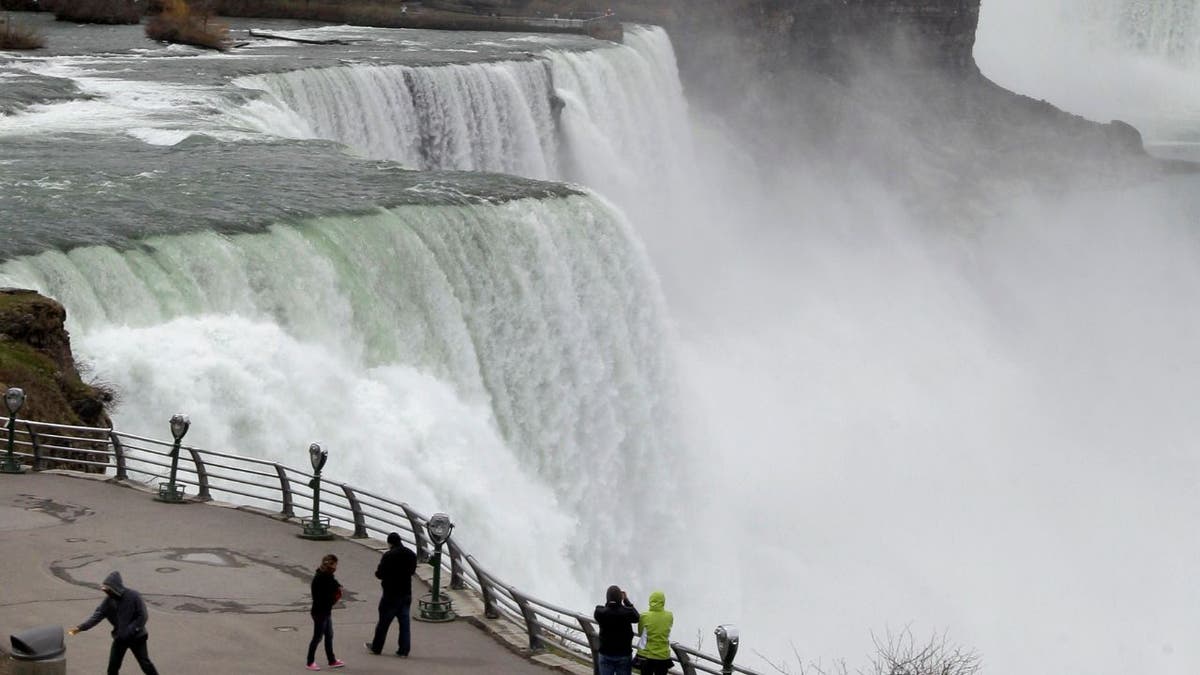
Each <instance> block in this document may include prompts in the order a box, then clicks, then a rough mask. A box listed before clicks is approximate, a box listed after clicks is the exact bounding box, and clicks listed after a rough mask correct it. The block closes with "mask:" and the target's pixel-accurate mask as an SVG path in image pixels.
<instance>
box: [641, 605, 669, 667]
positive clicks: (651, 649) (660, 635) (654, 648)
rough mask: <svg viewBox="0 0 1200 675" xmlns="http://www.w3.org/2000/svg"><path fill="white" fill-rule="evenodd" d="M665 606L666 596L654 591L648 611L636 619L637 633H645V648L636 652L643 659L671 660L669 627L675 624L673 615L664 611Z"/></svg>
mask: <svg viewBox="0 0 1200 675" xmlns="http://www.w3.org/2000/svg"><path fill="white" fill-rule="evenodd" d="M666 606H667V596H666V595H665V594H664V593H663V592H662V591H654V592H653V593H651V594H650V611H648V612H642V616H641V618H640V619H638V633H639V634H640V633H641V632H642V631H646V647H645V649H639V650H638V654H639V655H640V656H641V657H642V658H644V659H659V660H662V659H669V658H671V626H672V625H674V623H675V615H674V614H671V613H670V612H668V611H667V610H666V609H664V608H665V607H666Z"/></svg>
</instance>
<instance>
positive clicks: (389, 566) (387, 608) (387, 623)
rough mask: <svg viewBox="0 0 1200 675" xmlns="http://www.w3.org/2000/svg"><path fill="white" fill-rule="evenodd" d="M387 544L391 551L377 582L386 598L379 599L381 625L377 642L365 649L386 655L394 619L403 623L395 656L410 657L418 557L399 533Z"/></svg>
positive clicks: (379, 569)
mask: <svg viewBox="0 0 1200 675" xmlns="http://www.w3.org/2000/svg"><path fill="white" fill-rule="evenodd" d="M387 542H388V545H389V546H390V547H391V548H389V549H388V550H387V551H386V552H385V553H384V554H383V557H381V558H380V559H379V566H378V567H376V568H375V578H376V579H379V583H380V585H381V586H383V597H381V598H380V599H379V623H377V624H375V639H373V640H371V641H370V642H368V643H367V644H366V647H367V650H368V651H370V652H371V653H372V654H378V653H380V652H381V651H383V643H384V642H387V633H388V629H389V628H391V627H392V619H396V620H397V621H399V622H400V644H399V647H398V648H397V649H396V654H397V655H398V656H408V651H409V649H410V648H411V647H412V637H411V635H410V633H409V628H410V626H411V618H410V616H409V613H410V612H411V610H412V575H413V574H414V573H416V571H417V554H416V553H413V552H412V550H411V549H409V548H408V547H407V546H405V545H404V542H403V541H402V540H401V539H400V535H399V533H396V532H393V533H391V534H389V535H388V537H387Z"/></svg>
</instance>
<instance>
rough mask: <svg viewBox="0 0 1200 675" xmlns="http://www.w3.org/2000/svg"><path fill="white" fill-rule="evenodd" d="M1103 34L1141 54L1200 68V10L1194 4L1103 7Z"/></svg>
mask: <svg viewBox="0 0 1200 675" xmlns="http://www.w3.org/2000/svg"><path fill="white" fill-rule="evenodd" d="M1097 11H1098V12H1099V13H1100V16H1099V17H1098V18H1099V19H1100V21H1101V25H1102V26H1103V27H1104V28H1107V29H1108V30H1103V29H1101V31H1098V32H1101V33H1109V34H1110V35H1111V36H1112V37H1114V38H1116V40H1118V43H1119V44H1125V45H1127V46H1128V47H1130V48H1133V49H1135V50H1137V51H1138V52H1141V53H1145V54H1151V55H1155V56H1159V57H1163V58H1165V59H1168V60H1171V61H1174V62H1176V63H1180V64H1184V65H1196V64H1200V7H1198V6H1197V5H1196V3H1195V2H1193V1H1191V0H1121V1H1119V2H1114V1H1111V0H1110V1H1109V2H1106V3H1100V5H1099V7H1098V8H1097Z"/></svg>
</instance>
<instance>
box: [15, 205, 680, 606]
mask: <svg viewBox="0 0 1200 675" xmlns="http://www.w3.org/2000/svg"><path fill="white" fill-rule="evenodd" d="M0 278H2V279H3V283H4V284H5V285H16V286H23V287H31V288H37V289H39V290H41V291H42V292H44V293H46V294H48V295H50V296H52V297H55V298H58V299H59V300H60V301H62V302H63V303H64V304H65V305H66V306H67V307H70V308H71V325H72V328H73V329H74V330H75V332H76V335H77V347H78V349H79V350H80V351H81V352H82V353H83V354H85V355H87V356H88V357H89V358H90V359H91V360H92V361H93V363H94V367H95V369H96V371H97V372H99V373H103V374H104V377H106V378H109V379H111V380H113V381H115V382H119V383H120V386H121V389H122V390H123V391H124V392H125V394H124V399H125V403H124V406H123V408H122V410H121V416H120V421H121V426H122V428H124V429H127V430H129V431H134V432H138V433H146V434H151V435H153V434H154V433H155V432H156V431H158V428H157V427H158V425H156V424H154V422H153V420H156V419H158V418H159V417H161V416H162V414H163V411H162V410H160V409H159V408H160V407H161V402H162V401H171V402H172V405H174V406H176V407H178V408H179V409H185V410H188V411H190V412H191V414H192V418H193V420H195V421H196V422H197V423H196V424H195V430H194V431H195V434H196V436H197V438H196V442H197V443H200V444H203V445H208V446H211V447H217V448H231V449H242V450H243V451H250V452H252V453H253V454H256V455H262V456H266V457H270V458H272V459H276V460H280V461H285V462H286V461H288V460H290V459H294V458H295V456H296V448H302V447H303V446H304V444H305V443H306V442H310V441H311V440H312V439H314V438H322V439H324V440H326V441H327V442H328V444H329V447H330V448H332V449H335V452H336V453H337V457H338V461H337V466H338V469H337V471H338V473H339V475H342V476H348V477H353V480H354V482H356V483H360V484H363V485H365V486H368V487H370V488H371V489H372V490H377V491H380V492H383V493H386V494H393V495H397V496H400V495H402V498H403V499H405V500H406V501H410V502H412V503H414V504H421V505H423V507H424V508H426V509H433V508H446V509H451V510H453V511H455V512H456V513H457V514H458V517H460V518H462V519H463V521H464V522H473V523H476V525H475V526H473V527H472V530H474V531H473V532H472V533H466V532H464V534H463V539H464V541H466V542H471V543H472V544H474V545H476V546H478V547H479V548H480V550H490V549H493V548H494V549H497V550H499V549H504V550H507V551H509V553H511V556H500V555H496V556H491V555H489V556H488V558H489V560H495V561H496V563H495V564H497V565H498V566H499V565H502V566H503V568H504V569H505V571H506V574H507V573H513V574H517V575H519V576H521V577H522V578H521V579H520V582H521V583H522V585H523V586H525V587H527V588H529V587H536V588H555V589H556V590H555V592H556V594H557V593H559V592H562V593H566V594H567V595H568V596H573V597H571V599H572V600H574V601H582V600H583V598H582V597H581V596H579V595H577V594H575V593H573V592H571V591H570V589H572V588H577V586H576V585H575V584H576V583H577V582H578V580H580V579H590V578H596V577H598V576H600V575H603V574H611V573H612V571H613V570H616V569H623V568H626V567H629V566H630V564H631V554H632V551H631V550H629V549H624V548H606V547H603V546H602V544H603V543H604V542H603V540H602V539H598V538H595V537H591V536H589V535H588V534H586V533H591V532H603V531H614V530H615V529H616V528H617V527H618V526H620V525H621V524H623V523H628V522H632V521H633V519H634V518H635V514H657V516H656V520H657V521H658V522H662V523H663V524H664V526H666V525H667V524H668V523H669V519H668V518H667V516H666V511H665V509H666V506H665V505H664V504H663V503H661V501H656V500H655V499H654V498H653V496H648V497H646V496H639V495H633V496H632V497H631V499H629V500H625V501H622V502H619V503H615V504H613V505H612V508H608V509H603V510H595V509H592V508H590V505H592V504H595V503H597V502H599V501H604V500H605V499H606V496H607V495H608V494H609V493H610V492H611V491H612V490H614V486H615V484H617V483H619V482H620V481H621V480H622V474H623V473H624V472H625V471H626V470H628V469H629V467H635V466H636V467H639V469H638V470H639V472H640V473H642V474H644V475H646V476H647V477H648V478H653V477H654V476H656V475H658V476H659V477H660V478H661V477H662V476H663V475H665V472H664V471H662V470H664V469H665V468H666V467H665V466H664V465H662V464H655V463H654V462H651V461H650V457H651V456H652V455H653V454H654V453H656V452H663V451H669V450H668V449H669V448H671V447H673V446H674V441H673V440H672V438H671V437H670V433H671V431H670V429H669V428H668V427H667V426H666V424H665V421H666V420H668V419H669V418H670V414H669V412H668V405H669V404H668V402H667V401H666V400H665V399H664V396H665V395H668V394H669V386H668V385H669V382H668V373H669V367H668V365H667V363H666V353H665V352H664V345H665V344H666V343H667V336H666V333H665V332H664V327H663V326H662V325H661V301H660V299H659V297H658V291H657V285H656V283H657V282H656V281H655V279H654V278H653V275H652V273H651V272H649V268H648V266H647V265H646V264H645V260H644V257H643V254H642V253H641V251H640V249H639V247H638V245H637V244H636V240H635V239H634V238H633V237H632V236H631V235H630V233H629V231H628V230H627V228H626V226H625V225H624V223H623V221H622V219H621V218H620V217H619V216H617V215H616V214H614V213H613V212H612V211H610V210H609V209H608V208H607V207H605V206H603V205H602V204H600V203H598V202H597V201H595V200H594V199H591V198H589V197H585V196H579V197H570V198H565V199H561V200H545V201H538V200H517V201H513V202H509V203H506V204H502V205H478V206H460V207H450V206H429V207H418V206H413V207H403V208H398V209H394V210H391V211H382V212H379V213H377V214H375V215H369V216H361V217H354V218H350V217H344V218H325V219H320V220H316V221H313V222H310V223H307V224H303V225H298V226H276V227H273V228H271V230H270V231H269V232H267V233H264V234H243V235H236V236H232V237H226V236H222V235H218V234H214V233H209V232H201V233H195V234H187V235H174V236H166V237H158V238H153V239H149V240H146V241H144V242H143V243H142V245H141V246H140V247H139V248H136V249H133V250H128V251H117V250H114V249H112V248H107V247H85V248H77V249H74V250H72V251H71V252H69V253H66V254H64V253H58V252H48V253H44V254H41V255H38V256H34V257H29V258H21V259H18V260H14V261H10V262H8V263H5V264H4V266H3V268H2V270H0ZM319 390H323V391H322V393H320V394H318V393H317V392H318V391H319ZM326 405H328V406H330V407H329V408H322V406H326ZM580 475H582V476H587V477H588V480H577V479H575V478H573V477H575V476H580ZM545 485H550V486H554V488H555V492H557V495H556V494H554V493H552V492H551V491H550V490H548V489H547V488H546V487H543V486H545ZM517 521H521V524H517ZM532 523H537V525H536V527H532V528H531V524H532ZM575 528H579V529H578V530H576V529H575ZM516 530H520V531H521V534H519V535H514V534H513V533H514V532H515V531H516ZM642 534H643V535H644V536H647V537H655V536H662V534H663V533H661V532H655V531H647V532H644V533H642ZM581 535H582V536H581ZM539 538H542V543H535V542H536V541H537V540H538V539H539ZM523 539H524V540H523ZM545 542H558V543H557V544H551V545H550V546H549V547H547V544H546V543H545ZM557 546H565V547H566V548H567V549H568V550H567V551H564V553H565V554H566V556H567V560H569V561H570V564H569V565H564V564H563V559H561V558H557V557H555V556H554V551H555V550H556V548H557ZM534 550H536V551H539V553H538V555H535V556H533V557H534V558H535V559H539V558H540V559H541V561H540V562H539V563H538V564H536V565H525V564H524V562H522V561H523V560H524V559H525V556H526V554H527V552H529V551H534ZM490 564H491V563H490ZM497 568H498V569H499V567H497Z"/></svg>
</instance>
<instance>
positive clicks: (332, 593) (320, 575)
mask: <svg viewBox="0 0 1200 675" xmlns="http://www.w3.org/2000/svg"><path fill="white" fill-rule="evenodd" d="M311 588H312V609H311V610H309V611H310V613H311V614H312V615H313V616H329V615H330V614H333V606H334V604H336V603H337V599H338V591H339V590H340V589H341V588H342V585H341V584H340V583H338V580H337V578H336V577H334V576H333V573H332V572H326V571H325V570H322V569H318V570H317V573H316V574H314V575H313V578H312V584H311Z"/></svg>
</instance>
